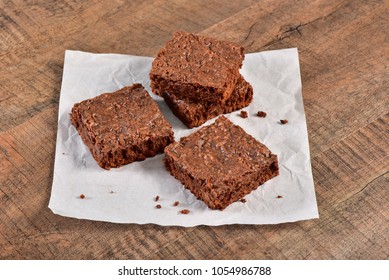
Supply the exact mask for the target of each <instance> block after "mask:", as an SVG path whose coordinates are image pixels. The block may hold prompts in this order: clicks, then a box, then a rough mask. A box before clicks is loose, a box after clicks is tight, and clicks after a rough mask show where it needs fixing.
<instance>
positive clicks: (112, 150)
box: [70, 84, 174, 169]
mask: <svg viewBox="0 0 389 280" xmlns="http://www.w3.org/2000/svg"><path fill="white" fill-rule="evenodd" d="M70 120H71V122H72V123H73V125H74V126H75V127H76V129H77V131H78V133H79V134H80V136H81V138H82V140H83V141H84V143H85V144H86V146H88V148H89V149H90V151H91V153H92V156H93V157H94V159H95V160H96V162H97V163H98V164H99V165H100V166H101V167H102V168H105V169H110V168H111V167H120V166H122V165H125V164H128V163H131V162H134V161H140V160H144V159H145V158H147V157H152V156H154V155H156V154H157V153H159V152H163V149H164V147H165V146H167V145H168V144H170V143H172V142H174V135H173V130H172V128H171V126H170V125H169V124H168V122H167V121H166V119H165V118H164V116H163V115H162V113H161V111H160V110H159V108H158V106H157V104H156V103H155V102H154V101H153V99H152V98H151V97H150V95H149V94H148V92H147V91H146V90H145V89H144V87H143V86H142V85H140V84H134V85H132V86H128V87H124V88H122V89H120V90H118V91H116V92H113V93H104V94H101V95H99V96H97V97H94V98H91V99H87V100H84V101H82V102H80V103H76V104H75V105H74V106H73V109H72V111H71V114H70Z"/></svg>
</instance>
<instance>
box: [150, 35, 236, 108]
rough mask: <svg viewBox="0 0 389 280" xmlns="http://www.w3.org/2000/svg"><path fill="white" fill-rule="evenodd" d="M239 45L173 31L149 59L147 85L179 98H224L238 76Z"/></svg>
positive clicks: (216, 100)
mask: <svg viewBox="0 0 389 280" xmlns="http://www.w3.org/2000/svg"><path fill="white" fill-rule="evenodd" d="M243 50H244V49H243V47H241V46H238V45H235V44H233V43H227V42H223V41H219V40H216V39H212V38H208V37H204V36H198V35H194V34H190V33H187V32H176V33H174V35H173V39H171V40H170V41H168V42H167V44H166V46H165V47H164V48H162V49H161V50H160V51H159V53H158V54H157V56H156V58H155V59H154V61H153V64H152V69H151V71H150V80H151V89H152V91H153V92H154V93H155V94H157V95H160V96H163V94H164V93H169V94H171V93H174V95H175V96H176V97H177V98H178V99H179V100H191V101H201V102H220V101H225V100H226V99H228V98H229V97H230V96H231V94H232V92H233V90H234V88H235V84H236V82H237V80H238V78H239V76H240V74H239V68H240V67H241V65H242V61H243V59H244V53H243Z"/></svg>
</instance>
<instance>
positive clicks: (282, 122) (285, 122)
mask: <svg viewBox="0 0 389 280" xmlns="http://www.w3.org/2000/svg"><path fill="white" fill-rule="evenodd" d="M280 123H281V124H287V123H288V120H280Z"/></svg>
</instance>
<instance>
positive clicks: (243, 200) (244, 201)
mask: <svg viewBox="0 0 389 280" xmlns="http://www.w3.org/2000/svg"><path fill="white" fill-rule="evenodd" d="M239 201H240V202H242V203H246V201H247V200H246V199H244V198H242V199H241V200H239Z"/></svg>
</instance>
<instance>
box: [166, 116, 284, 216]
mask: <svg viewBox="0 0 389 280" xmlns="http://www.w3.org/2000/svg"><path fill="white" fill-rule="evenodd" d="M164 163H165V166H166V168H167V170H168V171H170V173H171V174H172V175H173V176H174V177H175V178H177V179H178V180H179V181H180V182H181V183H182V184H183V185H184V187H185V188H187V189H189V190H190V191H191V192H192V193H193V194H194V195H195V196H196V197H197V198H199V199H201V200H202V201H204V202H205V204H206V205H207V206H208V207H209V208H211V209H220V210H223V209H224V208H226V207H227V206H228V205H230V204H231V203H233V202H235V201H238V200H240V199H241V198H243V197H244V196H245V195H247V194H248V193H250V192H251V191H253V190H255V189H256V188H257V187H258V186H259V185H261V184H263V183H264V182H266V181H267V180H269V179H271V178H273V177H275V176H277V175H278V174H279V171H278V161H277V156H276V155H274V154H272V153H271V152H270V150H269V149H268V148H267V147H266V146H265V145H263V144H261V143H260V142H258V141H257V140H255V139H254V138H253V137H252V136H250V135H248V134H247V133H246V132H245V131H244V130H243V129H242V128H241V127H239V126H237V125H234V124H233V123H232V122H231V121H229V120H228V119H227V118H225V117H224V116H221V117H219V118H218V119H217V120H216V121H215V122H214V123H213V124H211V125H209V126H205V127H203V128H201V129H199V130H198V131H197V132H195V133H193V134H191V135H189V136H187V137H183V138H181V140H180V141H179V142H175V143H173V144H170V145H169V146H167V147H166V148H165V158H164Z"/></svg>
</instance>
